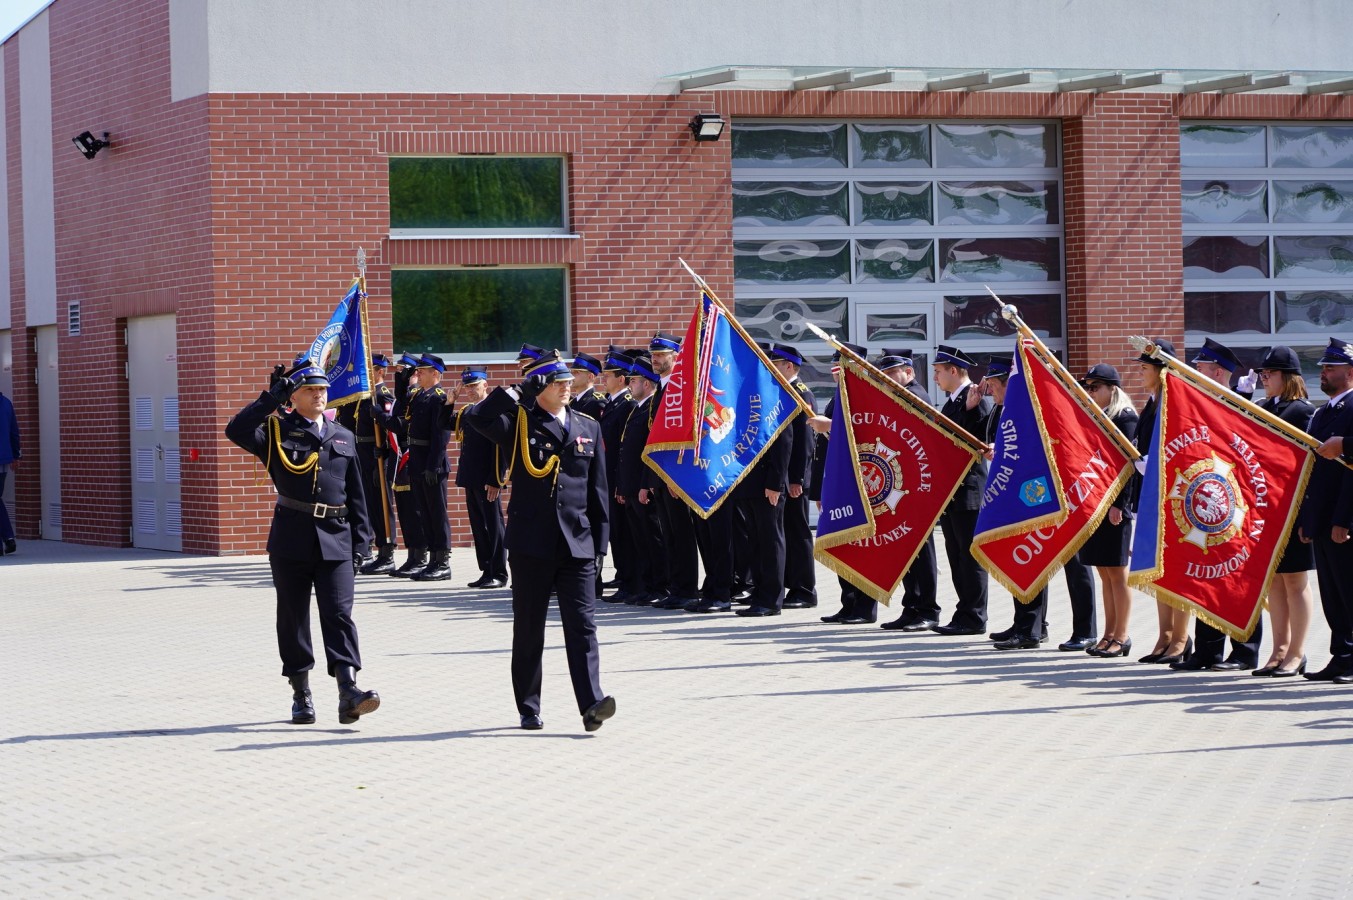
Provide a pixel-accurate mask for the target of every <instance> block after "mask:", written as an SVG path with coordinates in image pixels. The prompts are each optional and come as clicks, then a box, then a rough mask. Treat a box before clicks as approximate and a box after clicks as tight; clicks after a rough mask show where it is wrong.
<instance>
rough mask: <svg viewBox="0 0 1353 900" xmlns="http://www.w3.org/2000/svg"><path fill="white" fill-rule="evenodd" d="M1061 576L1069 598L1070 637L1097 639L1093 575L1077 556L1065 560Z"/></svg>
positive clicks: (1097, 624)
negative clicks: (1064, 579) (1063, 578)
mask: <svg viewBox="0 0 1353 900" xmlns="http://www.w3.org/2000/svg"><path fill="white" fill-rule="evenodd" d="M1062 575H1063V577H1065V578H1066V592H1067V593H1068V594H1069V595H1070V596H1071V637H1072V638H1073V639H1075V638H1093V637H1099V619H1098V616H1097V614H1096V610H1095V576H1094V573H1092V572H1091V571H1090V567H1089V566H1087V565H1086V564H1085V563H1083V562H1081V561H1080V558H1079V556H1073V557H1071V559H1069V560H1067V563H1066V566H1065V567H1064V568H1063V569H1062ZM1045 612H1046V610H1045ZM1044 621H1046V619H1045V620H1044Z"/></svg>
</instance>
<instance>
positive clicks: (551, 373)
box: [525, 350, 573, 382]
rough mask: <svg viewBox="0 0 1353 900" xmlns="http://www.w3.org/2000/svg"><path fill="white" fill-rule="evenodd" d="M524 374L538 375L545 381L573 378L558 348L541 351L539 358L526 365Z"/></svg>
mask: <svg viewBox="0 0 1353 900" xmlns="http://www.w3.org/2000/svg"><path fill="white" fill-rule="evenodd" d="M525 374H526V377H527V378H533V377H536V376H539V377H542V378H544V379H545V381H547V382H555V381H572V380H573V373H572V372H570V371H569V370H568V363H566V362H564V358H563V357H562V356H560V355H559V351H558V350H548V351H544V352H542V353H541V354H540V358H539V359H537V360H535V361H534V362H532V363H531V365H530V366H528V367H527V369H526V373H525Z"/></svg>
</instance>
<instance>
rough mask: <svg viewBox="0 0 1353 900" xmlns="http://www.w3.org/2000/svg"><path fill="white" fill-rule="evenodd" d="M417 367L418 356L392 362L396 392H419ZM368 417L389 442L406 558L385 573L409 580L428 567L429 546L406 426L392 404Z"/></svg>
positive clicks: (380, 407)
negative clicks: (406, 443) (414, 379)
mask: <svg viewBox="0 0 1353 900" xmlns="http://www.w3.org/2000/svg"><path fill="white" fill-rule="evenodd" d="M417 365H418V357H416V356H413V355H411V354H409V353H404V354H401V356H400V358H399V359H398V360H397V361H396V362H395V387H396V388H397V389H400V384H401V383H402V384H403V388H402V389H403V390H405V391H408V392H410V393H411V392H412V391H416V390H418V388H417V387H413V386H410V384H409V379H410V378H411V377H412V375H413V370H414V367H415V366H417ZM371 416H372V418H374V419H375V420H376V423H377V424H378V425H380V426H381V427H382V428H384V429H385V439H386V441H387V442H388V443H389V447H390V450H389V452H390V457H389V466H390V469H391V471H392V472H393V477H394V497H395V512H396V513H397V514H398V516H399V533H400V534H401V535H403V537H404V551H405V553H406V556H407V558H406V559H405V560H404V564H403V565H402V566H400V567H399V568H398V569H395V570H393V571H391V572H387V573H386V574H387V575H390V576H391V577H394V578H408V577H410V576H412V575H415V574H417V573H418V572H421V571H422V570H423V569H426V568H427V564H428V551H427V546H428V545H427V538H425V537H424V536H423V520H422V515H421V514H420V513H419V511H418V498H417V496H416V495H415V494H414V492H413V487H412V485H410V484H409V448H408V447H407V446H404V440H405V437H404V425H405V424H406V423H405V421H404V419H403V418H399V419H396V418H395V417H394V407H393V405H392V406H391V407H390V408H389V409H386V408H384V407H382V406H379V405H376V404H372V407H371Z"/></svg>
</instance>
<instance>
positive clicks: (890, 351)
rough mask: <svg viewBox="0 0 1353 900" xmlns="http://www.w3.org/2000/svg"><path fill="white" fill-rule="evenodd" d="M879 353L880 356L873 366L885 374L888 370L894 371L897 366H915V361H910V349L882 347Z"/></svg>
mask: <svg viewBox="0 0 1353 900" xmlns="http://www.w3.org/2000/svg"><path fill="white" fill-rule="evenodd" d="M880 352H881V354H882V355H880V356H879V359H878V362H876V363H875V364H874V365H876V366H878V367H879V368H880V369H882V370H883V371H885V372H886V371H888V370H889V369H896V368H898V367H899V366H914V365H915V364H916V361H915V360H914V359H912V355H911V350H910V349H905V350H904V349H899V348H891V347H884V348H883V350H882V351H880Z"/></svg>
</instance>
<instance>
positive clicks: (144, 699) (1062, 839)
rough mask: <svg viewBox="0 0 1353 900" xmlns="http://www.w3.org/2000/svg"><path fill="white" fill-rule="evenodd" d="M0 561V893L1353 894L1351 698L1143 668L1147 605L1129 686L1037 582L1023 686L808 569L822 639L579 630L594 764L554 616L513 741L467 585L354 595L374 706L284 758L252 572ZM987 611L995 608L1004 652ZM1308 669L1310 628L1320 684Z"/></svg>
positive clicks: (326, 702)
mask: <svg viewBox="0 0 1353 900" xmlns="http://www.w3.org/2000/svg"><path fill="white" fill-rule="evenodd" d="M19 551H20V552H19V554H18V555H16V556H11V557H4V558H3V559H0V640H2V641H3V653H4V656H3V659H4V667H3V672H4V697H5V704H4V705H5V712H4V716H3V720H0V784H2V785H3V789H2V793H0V895H4V896H15V897H43V896H99V897H104V896H128V897H198V896H225V897H272V896H276V897H289V898H292V897H296V898H300V897H333V896H360V897H399V896H449V895H456V896H484V897H497V896H504V897H533V898H535V897H593V896H596V897H646V896H660V897H689V896H702V895H703V896H721V897H722V896H728V897H762V896H766V897H839V896H850V897H857V896H858V897H895V896H918V897H1047V896H1058V897H1061V896H1067V897H1079V896H1092V895H1097V896H1127V897H1162V898H1169V897H1190V898H1207V897H1218V898H1222V897H1225V898H1231V897H1336V896H1342V895H1348V894H1349V893H1350V892H1353V877H1351V876H1350V873H1349V862H1348V859H1349V854H1348V844H1349V836H1350V835H1351V834H1353V784H1351V783H1350V769H1353V766H1351V765H1350V763H1353V748H1351V747H1350V744H1351V743H1353V715H1350V701H1351V700H1353V689H1350V688H1341V687H1338V686H1334V685H1318V684H1313V683H1309V682H1306V681H1304V680H1302V679H1293V680H1287V681H1273V680H1270V679H1260V678H1252V677H1250V676H1249V675H1248V674H1247V673H1240V674H1234V673H1196V674H1186V673H1172V672H1170V671H1168V670H1167V669H1164V668H1162V667H1158V666H1147V665H1140V664H1137V663H1136V662H1135V661H1133V659H1135V657H1136V656H1139V655H1141V654H1142V653H1146V652H1149V650H1150V644H1151V642H1152V640H1153V639H1154V637H1155V612H1154V604H1153V603H1152V602H1151V601H1150V600H1148V599H1147V598H1145V597H1141V596H1137V598H1136V606H1135V613H1134V618H1133V623H1132V624H1133V637H1134V638H1135V639H1136V641H1137V647H1136V648H1134V652H1133V659H1129V660H1096V659H1092V658H1089V657H1087V656H1085V655H1084V654H1066V653H1059V652H1057V651H1056V649H1054V648H1055V644H1056V643H1057V642H1058V641H1060V640H1063V639H1065V638H1066V637H1068V636H1069V611H1068V607H1067V602H1066V596H1065V590H1064V588H1063V587H1062V585H1061V582H1060V579H1058V580H1057V581H1056V583H1055V584H1054V587H1053V598H1052V612H1051V616H1050V618H1051V621H1052V636H1053V640H1052V642H1050V643H1049V644H1048V645H1045V648H1044V649H1040V650H1037V651H1025V652H1014V653H1000V652H996V651H993V650H991V649H990V648H989V646H988V642H987V641H986V640H984V639H981V638H946V637H941V636H938V635H898V634H894V633H891V632H885V631H882V630H880V629H878V628H877V627H866V626H854V627H851V626H830V625H824V624H822V623H820V622H819V621H818V616H819V615H821V614H824V613H827V612H833V611H835V609H836V603H835V598H836V596H837V593H838V592H837V589H836V581H835V578H834V577H828V576H827V573H826V572H825V570H822V569H819V575H820V576H821V577H820V581H821V584H822V594H823V602H822V607H821V608H819V609H816V610H800V611H792V612H787V613H786V614H785V615H784V616H782V617H780V618H778V619H769V620H767V619H760V620H743V619H739V618H736V617H734V616H731V615H720V616H711V617H700V616H695V615H690V614H684V613H673V612H662V611H657V610H651V609H635V608H633V607H623V606H622V607H616V606H612V605H609V604H601V605H600V609H599V622H600V633H601V640H602V671H603V685H604V687H605V689H606V690H607V692H608V693H611V694H614V695H615V696H616V698H617V700H618V703H619V712H618V714H617V716H616V718H615V719H613V720H611V721H610V722H608V723H607V724H606V726H605V727H604V728H603V729H601V731H599V732H598V733H596V734H594V735H588V734H585V733H584V732H583V729H582V727H581V722H580V720H579V717H578V714H577V710H576V707H575V706H574V702H573V699H572V693H571V690H570V688H569V682H568V677H567V669H566V666H565V662H564V653H563V644H562V634H561V632H560V630H559V627H558V620H557V617H552V620H551V626H550V627H551V630H550V634H549V641H548V644H547V650H546V680H545V694H544V701H545V709H544V717H545V721H546V726H545V729H544V730H543V731H540V732H523V731H520V730H519V729H518V728H516V724H517V722H516V712H515V709H514V706H513V702H512V695H511V690H510V685H509V681H508V646H509V636H510V628H511V619H510V609H509V602H508V592H507V591H506V590H502V591H487V592H485V591H474V590H469V589H466V588H461V587H459V585H461V584H463V583H464V582H466V581H468V580H470V579H471V578H472V577H474V576H475V575H477V573H473V572H471V571H470V570H471V568H472V562H471V557H470V555H468V553H467V551H457V552H456V553H455V555H454V558H453V567H454V571H455V574H456V579H455V580H453V581H451V582H446V583H441V584H412V583H408V582H403V581H398V580H395V579H390V578H382V577H378V578H363V579H361V580H360V581H359V588H358V603H357V607H356V610H355V617H356V620H357V623H358V626H359V628H360V631H361V639H362V650H363V656H364V661H365V665H366V668H365V670H364V671H363V673H362V677H361V679H360V681H361V684H362V685H363V687H368V688H375V689H376V690H378V691H380V693H381V696H382V698H383V705H382V706H381V709H380V710H379V711H378V712H377V713H375V714H374V715H372V716H370V717H367V718H363V719H362V720H361V722H359V723H358V724H356V725H353V726H342V725H339V724H338V721H337V716H336V711H335V710H336V703H337V700H336V693H335V689H334V686H333V682H332V681H331V680H328V679H327V678H324V679H317V682H318V683H317V684H316V700H317V703H318V705H319V708H320V721H319V723H318V724H316V725H313V726H292V725H290V724H288V721H287V719H288V709H289V702H290V697H289V689H288V687H287V684H286V682H285V681H284V680H283V679H282V678H281V677H280V675H279V672H280V663H279V662H278V660H277V655H276V649H275V645H274V639H273V632H272V604H273V596H272V589H271V585H270V582H269V579H268V570H267V563H266V560H265V559H264V558H262V557H250V558H227V559H213V558H196V557H186V556H177V555H171V554H158V553H149V552H138V551H128V550H105V549H93V548H86V547H77V546H72V545H64V544H57V543H43V542H23V543H21V544H20V547H19ZM941 558H943V557H942V556H941ZM946 577H947V576H946V575H945V574H944V573H943V572H942V573H941V579H942V580H944V579H945V578H946ZM942 604H943V605H944V607H945V609H946V610H949V609H952V606H953V598H952V593H951V592H949V591H948V590H947V586H946V591H945V593H944V595H943V596H942ZM1009 604H1010V601H1009V598H1008V596H1007V595H1005V594H1003V593H1001V592H999V591H998V590H993V591H992V602H991V609H992V624H993V627H1004V626H1005V625H1006V624H1008V621H1009V609H1010V606H1009ZM888 612H889V611H887V610H885V611H884V615H885V616H887V615H888ZM1319 618H1320V617H1319V614H1318V613H1317V619H1319ZM316 632H317V633H318V629H317V628H316ZM1327 642H1328V631H1327V629H1326V627H1325V625H1324V623H1323V621H1317V622H1316V623H1314V625H1313V627H1312V636H1311V642H1310V646H1311V648H1312V650H1313V652H1312V654H1311V664H1312V665H1313V666H1315V667H1318V666H1320V665H1323V663H1324V662H1325V659H1326V657H1327V653H1326V650H1327ZM1264 652H1265V653H1267V644H1266V646H1265V650H1264Z"/></svg>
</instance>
